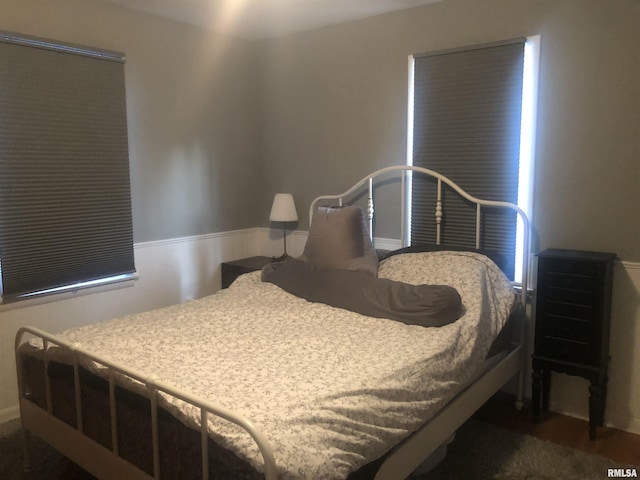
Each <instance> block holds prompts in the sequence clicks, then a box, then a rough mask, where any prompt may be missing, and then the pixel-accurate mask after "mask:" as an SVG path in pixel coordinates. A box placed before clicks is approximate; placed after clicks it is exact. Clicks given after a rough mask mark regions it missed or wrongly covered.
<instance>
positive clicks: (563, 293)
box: [544, 287, 597, 306]
mask: <svg viewBox="0 0 640 480" xmlns="http://www.w3.org/2000/svg"><path fill="white" fill-rule="evenodd" d="M544 295H545V301H552V302H564V303H573V304H575V305H587V306H593V305H594V304H595V303H596V302H597V296H596V295H593V292H592V291H588V292H587V291H584V290H573V289H570V288H558V287H549V288H546V289H545V290H544Z"/></svg>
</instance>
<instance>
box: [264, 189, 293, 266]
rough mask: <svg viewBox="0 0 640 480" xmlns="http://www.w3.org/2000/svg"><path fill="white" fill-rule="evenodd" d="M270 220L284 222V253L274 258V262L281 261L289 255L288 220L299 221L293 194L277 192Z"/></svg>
mask: <svg viewBox="0 0 640 480" xmlns="http://www.w3.org/2000/svg"><path fill="white" fill-rule="evenodd" d="M269 220H270V221H272V222H282V238H283V239H284V253H283V254H282V255H281V256H279V257H278V258H274V259H273V261H274V262H280V261H282V260H284V259H285V258H287V257H288V255H287V222H297V221H298V213H297V212H296V205H295V203H293V195H291V194H290V193H276V195H275V196H274V197H273V204H272V205H271V214H270V215H269Z"/></svg>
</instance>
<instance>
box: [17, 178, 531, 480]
mask: <svg viewBox="0 0 640 480" xmlns="http://www.w3.org/2000/svg"><path fill="white" fill-rule="evenodd" d="M387 173H393V174H397V173H400V174H401V184H402V217H403V221H404V212H405V204H406V200H407V196H406V191H407V188H406V178H407V175H408V174H411V173H423V174H426V175H429V176H431V177H434V178H435V179H436V180H437V189H438V194H437V206H436V212H435V217H436V226H437V243H440V224H441V220H442V217H443V209H442V202H441V189H442V184H443V183H444V184H446V185H448V186H449V187H451V188H452V189H453V190H455V191H456V192H457V193H458V194H460V195H461V196H462V197H464V198H466V199H467V200H469V201H470V202H473V203H475V204H476V206H477V210H476V211H477V214H476V247H479V246H480V215H481V208H482V206H491V207H504V208H508V209H512V210H514V211H515V212H516V213H517V214H518V215H519V216H520V218H521V219H522V222H523V226H524V244H523V246H522V248H523V253H524V254H523V265H522V285H521V291H520V301H519V303H520V305H519V307H520V308H519V312H518V314H519V315H520V317H521V325H520V342H519V345H518V346H516V347H515V348H514V349H513V350H511V351H510V352H509V354H508V355H507V356H506V357H505V358H503V359H502V360H501V361H500V362H498V363H497V364H496V365H495V366H494V367H493V368H491V369H490V370H489V371H488V372H486V373H485V374H484V375H482V376H481V377H480V378H479V379H477V380H476V381H475V382H473V383H472V384H471V385H469V386H468V387H466V389H464V390H463V391H462V392H460V393H459V394H458V395H457V396H456V397H454V398H453V399H452V400H451V401H450V402H449V403H448V404H447V405H446V406H445V407H444V408H443V409H442V410H440V411H439V412H438V413H437V414H436V415H435V416H434V417H433V418H432V419H431V420H429V421H428V422H427V423H426V424H425V425H424V426H423V427H421V428H420V429H419V430H417V431H416V432H415V433H414V434H412V435H411V436H409V437H408V438H406V439H405V440H404V441H403V442H401V443H400V444H399V445H397V446H396V447H395V448H394V449H393V450H392V451H391V453H390V454H389V455H388V456H387V458H386V460H385V461H384V463H383V464H382V465H381V467H380V468H379V470H378V472H377V474H376V476H375V478H376V480H391V479H398V478H405V477H407V476H408V475H410V474H411V472H413V471H414V470H415V469H416V468H418V467H419V466H420V464H421V463H422V462H423V461H424V460H425V459H427V458H428V457H429V456H430V455H431V454H432V453H433V452H435V451H436V450H437V449H438V448H439V447H440V446H441V445H443V444H445V443H446V442H447V440H448V439H450V438H451V437H452V435H453V434H454V433H455V431H456V430H457V429H458V428H459V427H460V426H461V425H462V424H463V423H464V422H465V421H466V420H467V419H468V418H469V417H470V416H471V415H472V414H473V413H474V412H475V411H476V410H477V409H478V408H479V407H480V406H482V405H483V404H484V403H485V402H486V401H487V400H488V399H489V398H490V397H491V396H492V395H493V394H494V393H496V392H497V391H498V390H499V389H500V388H501V387H503V386H504V385H505V384H506V383H507V382H508V381H509V380H511V379H512V378H513V377H515V376H516V375H518V394H517V401H516V408H519V409H520V408H522V399H523V389H524V370H525V365H526V354H525V348H524V345H525V332H526V308H525V307H526V302H527V280H528V266H529V221H528V219H527V216H526V214H525V213H524V212H523V211H522V210H521V209H520V208H519V207H518V206H516V205H514V204H510V203H506V202H496V201H487V200H481V199H478V198H475V197H473V196H472V195H469V194H468V193H466V192H465V191H464V190H462V189H461V188H460V187H459V186H458V185H456V184H455V183H454V182H452V181H451V180H450V179H448V178H446V177H444V176H443V175H441V174H439V173H437V172H434V171H432V170H428V169H425V168H420V167H413V166H394V167H387V168H383V169H381V170H378V171H376V172H373V173H372V174H370V175H368V176H366V177H365V178H363V179H362V180H360V181H359V182H358V183H356V184H355V185H354V186H353V187H351V188H350V189H349V190H347V191H346V192H344V193H343V194H340V195H328V196H321V197H318V198H316V199H315V200H314V201H313V202H312V204H311V207H310V210H309V221H310V222H311V218H312V216H313V211H314V210H315V208H316V207H317V205H318V204H319V203H321V202H326V201H336V200H337V201H338V202H339V203H340V204H342V203H343V199H345V198H348V197H349V196H351V195H352V194H354V193H355V192H357V191H358V190H359V189H361V187H362V186H363V185H364V184H366V183H368V185H369V195H368V200H367V205H368V208H367V211H368V219H369V226H370V229H369V230H370V232H371V234H372V235H373V216H374V203H373V180H374V178H377V177H380V176H382V175H386V174H387ZM402 230H403V232H402V244H403V246H404V245H406V236H405V226H404V223H403V226H402ZM28 337H30V338H33V337H35V338H39V339H40V340H41V341H42V343H43V346H44V365H45V376H44V377H45V385H44V387H45V396H46V408H44V409H43V408H41V407H39V406H38V405H36V404H35V403H33V402H31V401H30V400H29V398H28V395H27V392H26V391H25V382H24V372H23V366H22V362H21V359H20V354H19V348H20V346H21V345H22V344H23V343H24V342H25V341H26V339H27V338H28ZM51 345H55V346H59V347H61V348H66V349H68V350H69V351H70V352H72V353H73V358H74V363H73V370H74V383H75V398H76V418H77V419H76V422H77V427H76V428H74V427H72V426H70V425H68V424H66V423H64V422H63V421H62V420H60V419H58V418H56V417H55V416H53V406H52V389H51V384H50V381H49V377H48V375H47V374H46V372H47V367H48V363H49V359H48V356H47V354H48V347H49V346H51ZM15 349H16V364H17V373H18V391H19V404H20V413H21V417H22V427H23V432H24V435H23V438H24V451H25V457H24V458H25V462H24V469H25V471H28V470H29V469H30V460H29V453H28V452H29V445H28V444H29V432H33V433H35V434H36V435H37V436H38V437H40V438H42V439H43V440H45V441H46V442H47V443H49V444H51V445H52V446H54V447H55V448H56V449H57V450H58V451H60V452H61V453H62V454H64V455H65V456H67V457H68V458H70V459H71V460H73V461H74V462H76V463H77V464H79V465H80V466H81V467H83V468H84V469H85V470H87V471H88V472H90V473H92V474H93V475H95V476H98V477H99V478H104V479H111V478H113V479H120V478H127V479H149V478H154V479H159V478H160V458H159V439H158V395H159V393H160V392H163V393H165V394H168V395H172V396H174V397H176V398H179V399H180V400H183V401H184V402H187V403H189V404H191V405H193V406H194V407H196V408H197V409H199V410H200V412H201V413H200V419H201V427H200V434H201V435H200V436H201V445H202V448H201V451H202V454H201V456H202V472H203V475H202V478H203V479H208V478H209V459H208V448H207V445H208V433H207V428H206V425H207V418H208V416H209V415H216V416H219V417H222V418H224V419H226V420H228V421H230V422H233V423H235V424H236V425H239V426H240V427H242V428H243V429H245V430H246V431H247V432H248V433H249V434H250V435H251V437H252V438H253V439H254V441H255V443H256V444H257V446H258V448H259V449H260V452H261V454H262V457H263V460H264V475H265V478H266V479H267V480H275V479H276V478H277V473H276V465H275V459H274V455H273V451H272V448H271V446H270V445H269V442H268V441H267V439H266V438H265V437H264V435H263V434H262V433H261V432H260V430H259V429H258V428H256V427H255V426H254V425H253V424H252V422H251V421H250V420H249V419H246V418H244V417H243V416H242V415H241V414H239V413H238V412H234V411H231V410H228V409H225V408H222V407H220V406H219V405H216V404H215V403H213V402H210V401H208V400H206V399H202V398H197V397H195V396H193V395H190V394H188V393H185V392H181V391H178V390H177V389H176V388H174V387H173V386H171V385H168V384H166V383H164V382H161V381H159V380H157V379H155V378H150V377H148V376H147V375H145V374H144V373H143V372H139V371H136V370H134V369H132V368H129V367H126V366H124V365H121V364H119V363H117V362H114V361H112V360H110V359H108V358H104V357H101V356H99V355H95V354H93V353H91V352H89V351H87V350H85V349H83V348H82V347H80V346H79V345H77V344H71V343H69V342H66V341H64V340H62V339H60V338H57V337H56V336H54V335H51V334H49V333H47V332H44V331H42V330H40V329H36V328H32V327H24V328H21V329H20V330H19V331H18V333H17V335H16V340H15ZM80 357H85V358H87V359H90V360H92V361H94V362H96V363H98V364H101V365H103V366H104V367H105V368H106V369H107V372H108V375H107V379H108V386H109V388H108V390H109V405H110V413H111V437H112V447H111V449H109V448H106V447H104V446H102V445H100V444H99V443H97V442H96V441H94V440H93V439H91V438H89V437H88V436H86V435H84V433H83V424H82V413H83V411H82V404H81V394H80V377H79V370H80V369H79V364H80ZM117 375H124V376H127V377H130V378H132V379H134V380H136V381H138V382H140V383H141V384H143V385H144V386H145V387H146V392H147V396H148V399H149V401H150V405H151V425H152V446H153V470H154V474H153V476H149V475H148V474H147V473H145V472H143V471H142V470H140V469H139V468H138V467H136V466H134V465H133V464H131V463H129V462H127V461H126V460H124V459H123V458H122V457H121V456H120V455H119V448H118V427H117V418H116V398H115V385H116V376H117Z"/></svg>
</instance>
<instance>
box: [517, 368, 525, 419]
mask: <svg viewBox="0 0 640 480" xmlns="http://www.w3.org/2000/svg"><path fill="white" fill-rule="evenodd" d="M515 407H516V410H517V411H518V412H521V411H522V409H523V408H524V368H521V369H520V371H519V372H518V392H517V393H516V402H515Z"/></svg>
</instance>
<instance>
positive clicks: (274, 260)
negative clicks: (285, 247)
mask: <svg viewBox="0 0 640 480" xmlns="http://www.w3.org/2000/svg"><path fill="white" fill-rule="evenodd" d="M288 258H292V257H290V256H289V255H287V252H285V253H283V254H282V255H280V256H279V257H277V258H276V257H271V263H278V262H284V261H285V260H286V259H288Z"/></svg>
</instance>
